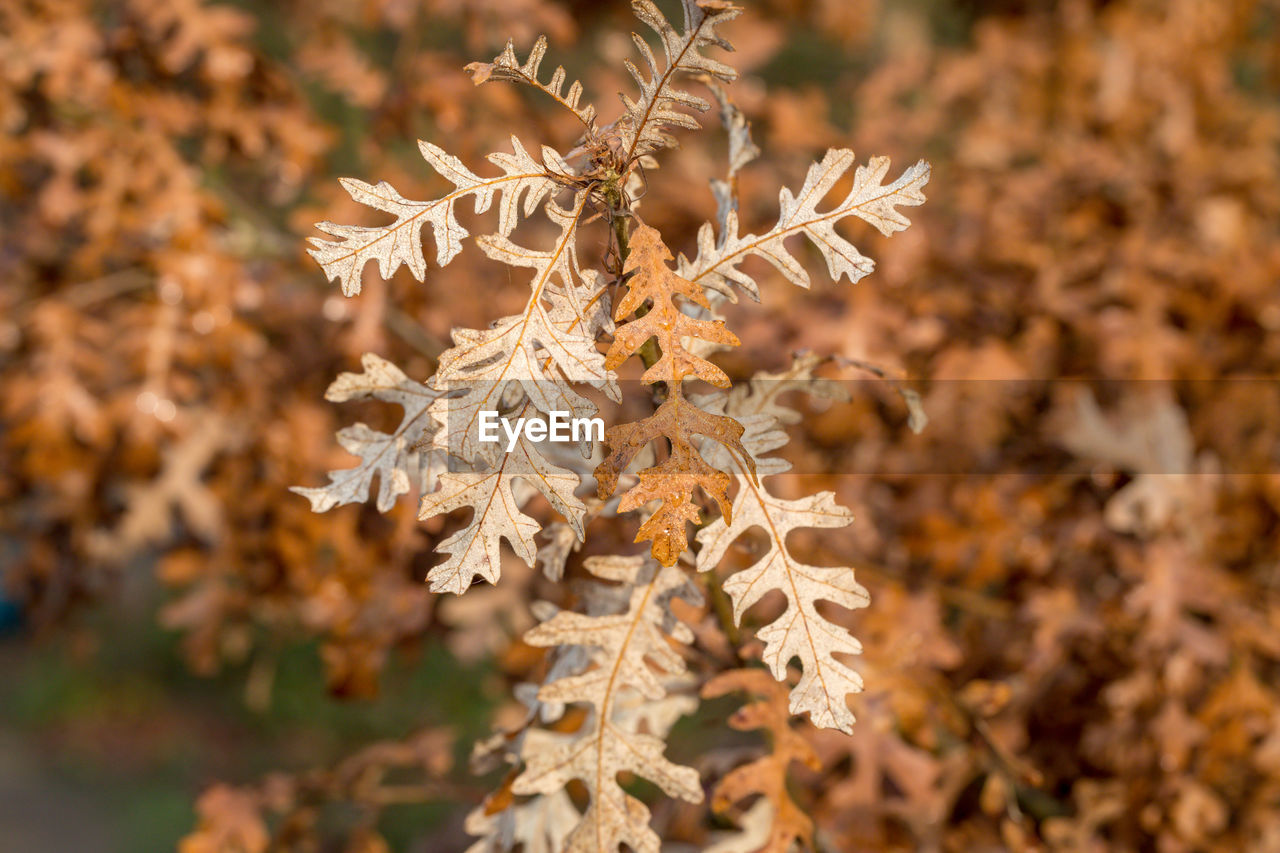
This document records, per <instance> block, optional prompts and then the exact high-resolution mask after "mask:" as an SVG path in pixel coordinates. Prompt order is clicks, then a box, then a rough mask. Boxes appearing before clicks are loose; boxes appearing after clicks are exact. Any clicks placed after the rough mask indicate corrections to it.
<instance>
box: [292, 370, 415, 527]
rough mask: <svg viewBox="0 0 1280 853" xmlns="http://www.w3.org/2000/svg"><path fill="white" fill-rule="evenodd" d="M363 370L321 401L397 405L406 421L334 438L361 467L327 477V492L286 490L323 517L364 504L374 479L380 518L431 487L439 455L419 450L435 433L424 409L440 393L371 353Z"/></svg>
mask: <svg viewBox="0 0 1280 853" xmlns="http://www.w3.org/2000/svg"><path fill="white" fill-rule="evenodd" d="M361 364H362V366H363V367H364V370H363V371H362V372H360V373H343V374H341V375H340V376H338V378H337V379H335V380H334V381H333V383H332V384H331V385H330V386H329V388H328V390H327V391H325V395H324V396H325V399H326V400H329V401H331V402H334V403H342V402H347V401H349V400H382V401H383V402H386V403H395V404H397V405H399V406H400V407H401V408H402V409H403V410H404V416H403V417H402V418H401V419H400V424H399V426H397V427H396V428H395V429H394V430H393V431H392V432H389V433H384V432H378V431H377V430H374V429H372V428H370V427H369V426H367V425H365V424H362V423H358V424H355V425H353V426H349V427H345V428H344V429H342V430H340V431H339V432H338V443H339V444H341V445H342V448H343V449H344V450H346V451H347V452H348V453H351V454H352V455H353V456H359V457H360V464H359V465H357V466H356V467H354V468H346V469H343V470H340V471H330V472H329V484H328V485H326V486H318V487H315V488H308V487H304V486H293V487H291V488H290V491H293V492H296V493H298V494H300V495H302V496H303V497H305V498H307V500H309V501H311V510H312V511H313V512H327V511H328V510H330V509H332V508H333V507H335V506H342V505H343V504H349V503H362V502H364V501H366V500H368V499H369V491H370V489H371V488H372V486H373V478H374V477H377V478H378V499H377V507H378V511H379V512H387V511H388V510H390V509H391V507H392V506H394V505H395V502H396V499H397V498H398V497H399V496H400V495H402V494H404V493H406V492H408V491H409V490H410V488H411V487H412V486H411V484H412V483H414V482H416V483H417V484H418V486H419V489H420V493H421V492H423V491H430V490H431V489H432V488H433V487H434V482H433V481H434V477H435V473H436V471H435V469H436V468H438V467H439V464H438V462H439V454H438V453H435V452H433V451H431V450H429V449H428V450H423V445H424V444H429V442H428V441H426V440H425V439H426V438H427V437H429V436H430V435H431V434H432V433H433V432H434V431H435V429H436V428H437V425H436V424H435V423H434V422H433V421H432V420H431V417H430V415H429V413H428V407H429V406H430V405H431V403H432V401H433V400H435V399H436V398H437V397H438V396H440V393H439V392H438V391H435V390H433V389H431V388H429V387H427V386H425V385H423V384H422V383H420V382H415V381H414V380H412V379H410V378H409V377H408V376H406V375H405V374H404V372H403V371H402V370H400V368H398V367H396V366H395V365H394V364H392V363H391V362H389V361H387V360H386V359H384V358H382V357H380V356H377V355H374V354H373V353H365V355H364V358H362V359H361Z"/></svg>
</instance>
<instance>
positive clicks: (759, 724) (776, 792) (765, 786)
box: [702, 669, 821, 853]
mask: <svg viewBox="0 0 1280 853" xmlns="http://www.w3.org/2000/svg"><path fill="white" fill-rule="evenodd" d="M738 690H741V691H745V692H747V693H749V694H751V695H752V696H758V697H760V698H759V699H757V700H756V701H754V702H751V703H750V704H748V705H745V706H743V707H742V708H740V709H739V710H738V712H737V713H735V714H734V715H733V716H732V717H731V718H730V719H729V725H730V726H732V727H733V728H735V729H738V730H739V731H751V730H753V729H766V730H767V731H768V732H769V733H770V735H772V738H771V743H770V746H769V750H768V752H767V753H765V755H764V756H762V757H761V758H758V759H756V760H755V761H752V762H750V763H748V764H744V765H742V766H741V767H738V768H736V769H734V770H733V771H731V772H730V773H728V774H727V775H726V776H725V777H724V778H723V779H721V780H720V782H719V784H717V785H716V789H715V794H714V795H713V796H712V799H711V808H712V809H713V810H714V811H716V812H717V813H720V814H724V813H725V812H726V811H727V810H728V809H729V808H730V807H731V806H732V805H733V804H734V803H737V802H741V801H742V800H744V799H746V798H748V797H751V796H753V795H755V794H761V795H763V798H764V800H763V801H765V802H768V803H769V804H770V806H771V807H772V808H771V810H770V815H769V817H770V821H769V826H768V829H767V830H766V832H765V833H764V839H763V840H762V841H760V843H758V844H756V845H755V846H752V847H749V848H748V847H744V848H743V849H744V850H748V849H749V850H753V851H760V853H788V851H790V850H791V848H792V844H794V843H795V842H799V843H800V845H801V847H802V848H803V849H806V850H807V849H809V848H810V847H811V846H812V845H813V821H812V820H810V819H809V816H808V815H806V814H805V813H804V812H803V811H802V810H801V809H800V807H799V806H798V805H797V804H796V802H795V800H793V799H792V798H791V795H790V793H789V792H788V791H787V768H788V767H789V765H790V764H791V762H792V761H798V762H800V763H801V764H804V765H805V766H807V767H809V768H811V769H813V770H817V769H818V768H819V767H820V766H821V764H820V762H819V761H818V756H817V754H816V753H815V752H814V751H813V747H811V746H810V745H809V743H808V741H806V740H805V739H804V738H802V737H800V735H798V734H796V732H794V731H792V729H791V725H790V723H791V715H790V713H789V712H788V709H787V688H786V687H785V686H783V685H780V684H778V682H776V681H774V680H773V679H772V678H770V677H769V674H768V673H766V672H765V671H764V670H762V669H735V670H730V671H729V672H722V673H720V674H719V675H717V676H715V677H714V678H712V679H711V680H710V681H708V682H707V683H706V684H705V685H703V687H702V697H703V698H704V699H714V698H716V697H718V696H724V695H725V694H727V693H731V692H733V691H738ZM757 819H758V818H757ZM743 827H744V829H746V828H748V822H747V819H746V817H745V816H744V818H743Z"/></svg>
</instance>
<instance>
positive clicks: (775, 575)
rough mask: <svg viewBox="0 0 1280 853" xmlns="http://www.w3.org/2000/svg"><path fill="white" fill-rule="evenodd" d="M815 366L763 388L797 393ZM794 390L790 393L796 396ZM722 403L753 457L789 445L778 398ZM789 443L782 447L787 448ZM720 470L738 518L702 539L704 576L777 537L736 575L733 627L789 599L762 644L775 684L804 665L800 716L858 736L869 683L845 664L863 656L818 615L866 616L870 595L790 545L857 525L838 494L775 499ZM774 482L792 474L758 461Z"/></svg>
mask: <svg viewBox="0 0 1280 853" xmlns="http://www.w3.org/2000/svg"><path fill="white" fill-rule="evenodd" d="M816 363H817V360H816V359H812V358H809V359H804V360H801V361H799V362H797V363H796V364H794V365H793V366H792V368H791V369H790V370H788V371H786V372H784V373H782V374H775V375H768V374H766V375H765V376H763V377H761V379H762V380H764V381H762V382H760V383H759V385H760V386H767V385H768V384H773V383H775V382H782V383H789V386H790V387H795V386H794V383H795V382H797V381H803V380H805V379H807V378H811V377H812V370H813V367H814V366H815V365H816ZM787 388H788V385H785V384H784V385H783V386H781V390H787ZM781 390H778V391H776V392H775V393H767V392H766V393H760V394H753V395H741V394H740V395H734V396H732V397H730V396H727V395H720V399H721V401H722V404H723V406H724V408H725V410H726V411H727V412H729V413H730V414H733V415H735V416H737V417H739V418H741V419H743V420H744V421H745V422H746V423H747V436H746V437H745V438H744V441H743V443H744V445H746V446H747V447H748V448H751V449H752V453H753V454H755V453H763V452H768V451H769V450H772V449H774V448H776V447H778V446H780V443H785V435H783V434H782V433H781V430H780V429H779V427H778V424H779V423H780V422H782V421H784V420H785V419H786V418H787V414H786V413H787V412H788V411H789V410H787V409H785V407H783V406H781V405H780V404H779V403H778V402H777V394H778V393H781ZM780 437H781V439H782V441H781V442H780V441H779V438H780ZM715 452H716V456H714V458H713V461H715V462H718V463H722V464H727V465H732V466H734V467H735V468H736V470H735V471H734V476H735V477H736V479H737V481H738V492H737V494H736V495H735V496H734V500H733V512H732V515H729V514H725V515H724V516H723V517H721V518H718V519H716V520H715V521H713V522H712V523H711V524H709V525H707V526H706V527H705V528H703V529H702V530H700V531H699V532H698V536H697V539H698V543H699V544H700V545H701V546H702V548H701V550H699V551H698V555H697V559H696V562H697V567H698V570H699V571H710V570H712V569H714V568H715V567H716V565H717V564H719V562H720V560H721V558H723V557H724V555H725V553H726V552H727V551H728V549H729V547H730V545H732V544H733V542H734V540H736V539H737V538H738V537H739V536H741V535H742V534H744V533H746V532H747V530H749V529H751V528H752V527H759V528H760V529H761V530H763V531H764V532H765V534H766V536H767V537H768V542H767V546H766V549H765V551H764V553H763V554H761V555H760V557H759V558H758V559H757V560H756V561H755V562H754V563H753V564H752V565H750V566H749V567H747V568H746V569H743V570H741V571H739V572H737V573H735V574H733V575H731V576H730V577H729V578H728V579H727V580H726V581H725V583H724V590H725V592H727V593H728V594H729V596H730V598H731V599H732V600H733V613H734V619H735V620H736V621H737V622H738V623H741V621H742V615H743V613H745V612H746V611H747V609H748V608H750V607H751V606H752V605H754V604H756V603H757V602H758V601H760V599H761V598H763V597H764V596H765V595H766V594H768V593H769V592H771V591H773V590H778V591H780V592H781V593H782V594H783V595H784V596H786V599H787V607H786V610H784V611H783V613H782V614H781V615H780V616H779V617H778V618H777V619H775V620H774V621H773V622H771V623H769V624H768V625H766V626H765V627H763V628H761V629H760V630H759V631H757V633H756V636H757V637H758V638H759V639H760V640H761V641H763V642H764V655H763V659H764V662H765V664H766V665H767V666H768V667H769V670H770V671H771V672H772V673H773V675H774V677H775V678H777V679H778V680H780V681H781V680H783V679H785V678H786V677H787V666H788V664H789V663H790V662H791V660H792V659H793V658H797V659H799V661H800V665H801V668H802V673H801V676H800V681H799V682H798V683H797V684H796V686H795V687H794V688H793V689H792V691H791V704H790V708H791V712H792V713H794V714H800V713H808V714H809V715H810V717H811V719H812V721H813V723H814V725H816V726H821V727H823V728H838V729H840V730H842V731H845V732H849V731H851V730H852V727H853V722H854V717H853V713H852V712H851V711H850V710H849V706H848V703H847V702H846V696H847V695H848V694H849V693H856V692H859V691H861V690H862V679H861V678H860V677H859V676H858V674H857V673H856V672H854V671H853V670H852V669H851V668H850V667H849V666H848V665H847V664H845V663H844V662H843V661H841V660H840V659H838V658H837V657H835V656H836V655H845V654H859V653H860V652H861V651H862V645H861V643H859V642H858V641H857V640H856V639H854V638H853V637H852V636H850V634H849V633H848V632H847V631H846V630H845V629H844V628H842V627H840V626H839V625H836V624H835V623H833V622H831V621H829V620H828V619H826V618H825V617H823V616H822V614H820V613H819V612H818V610H817V602H818V601H819V600H825V601H831V602H834V603H835V604H839V605H840V606H842V607H847V608H850V609H855V608H859V607H865V606H866V605H867V603H868V601H869V598H868V596H867V591H866V590H865V589H864V588H863V587H862V586H861V585H860V584H858V582H857V581H856V580H855V579H854V573H853V569H851V568H847V567H822V566H811V565H808V564H806V563H803V562H801V561H800V560H798V559H797V558H796V557H795V556H794V555H793V554H792V553H791V550H790V548H789V547H788V546H787V541H786V540H787V535H788V534H789V533H790V532H791V531H793V530H797V529H800V528H806V527H808V528H823V529H831V528H839V527H844V526H846V525H848V524H849V523H850V522H852V521H853V516H852V515H851V514H850V513H849V511H848V510H847V509H845V508H844V507H841V506H838V505H837V504H836V502H835V495H834V494H833V493H832V492H819V493H818V494H815V495H810V496H809V497H807V498H803V499H801V500H786V499H783V498H779V497H776V496H774V495H772V494H770V493H769V491H768V490H767V489H766V488H765V487H764V486H763V484H761V483H760V482H759V481H757V480H756V479H755V478H754V477H752V476H748V473H749V472H748V471H747V470H746V469H745V468H744V467H743V466H742V465H741V463H740V462H739V460H738V459H737V458H736V457H733V456H732V455H731V454H727V453H724V452H723V451H715ZM757 461H758V463H759V465H760V467H761V471H762V473H763V474H765V475H770V474H778V473H782V472H784V471H786V470H787V469H788V468H789V467H790V466H789V464H788V463H786V462H785V461H784V460H780V459H776V458H768V459H760V460H757Z"/></svg>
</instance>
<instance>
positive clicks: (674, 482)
mask: <svg viewBox="0 0 1280 853" xmlns="http://www.w3.org/2000/svg"><path fill="white" fill-rule="evenodd" d="M670 259H671V253H670V252H669V251H668V250H667V247H666V245H665V244H663V242H662V237H661V235H659V234H658V232H657V231H656V230H655V229H653V228H650V227H649V226H647V225H641V226H640V227H638V228H637V229H636V231H635V233H634V234H633V235H632V236H631V247H630V254H629V256H628V257H627V262H626V264H625V266H624V267H623V270H624V272H627V273H631V278H630V279H628V282H627V292H626V294H625V295H624V296H623V297H622V299H620V300H619V301H618V303H617V305H616V306H615V307H614V319H615V320H617V321H622V319H623V318H625V317H626V316H628V315H629V314H631V313H633V312H635V313H636V314H637V316H636V318H635V319H633V320H631V321H630V322H627V323H625V324H623V325H620V326H618V328H617V331H616V332H615V335H614V340H613V344H612V345H611V346H610V347H609V352H608V354H607V356H606V358H605V366H606V367H608V368H610V369H613V368H616V367H617V366H619V365H620V364H621V363H622V362H623V361H625V360H626V359H627V358H628V357H630V356H631V355H633V354H635V353H636V352H637V351H639V350H640V348H641V347H642V346H644V345H645V344H646V343H647V342H648V341H650V340H654V341H655V342H656V343H657V346H658V350H659V355H658V357H657V359H656V360H655V361H654V362H653V364H651V365H650V366H649V367H648V369H647V370H645V372H644V374H643V376H642V381H643V382H644V383H646V384H653V383H655V382H663V383H665V384H666V388H667V399H666V400H665V401H664V402H663V403H662V405H661V406H659V407H658V410H657V411H656V412H654V413H653V414H652V415H651V416H649V417H647V418H645V419H643V420H640V421H636V422H634V423H629V424H619V425H615V426H613V427H610V428H609V429H608V430H607V431H606V432H605V444H606V446H607V448H606V455H605V459H604V461H603V462H601V463H600V465H599V466H597V468H596V472H595V476H596V482H597V485H598V491H599V495H600V497H602V498H607V497H608V496H610V495H611V494H613V492H614V491H615V490H616V488H617V485H618V477H619V476H620V475H621V474H622V472H623V471H625V470H626V468H627V466H628V465H629V464H630V463H631V460H632V459H633V458H635V456H636V454H637V453H639V452H640V450H641V449H643V448H644V447H645V446H646V445H648V444H649V443H650V442H651V441H653V440H655V439H658V438H666V439H667V440H668V441H669V442H670V446H671V452H670V455H669V456H667V458H666V459H664V460H662V461H661V462H659V463H658V464H657V465H654V466H652V467H650V468H646V469H644V470H643V471H641V472H640V474H639V477H640V482H639V484H638V485H637V486H635V487H634V488H632V489H631V490H630V491H628V492H627V493H626V494H625V495H623V497H622V501H621V503H620V504H619V509H621V510H623V511H627V510H631V509H636V508H638V507H640V506H643V505H644V504H646V503H648V502H649V501H653V500H660V501H661V504H660V505H659V507H658V509H657V510H656V511H655V512H654V513H653V514H652V515H651V516H649V518H648V519H647V520H645V522H644V523H643V524H642V525H641V527H640V530H639V532H638V534H637V536H636V541H637V542H641V541H644V540H652V542H653V545H652V546H651V552H652V554H653V556H654V558H655V559H657V560H658V561H659V562H660V563H662V564H663V565H664V566H670V565H674V564H675V562H676V560H677V558H678V557H679V556H680V553H681V552H682V551H684V550H685V548H686V547H688V539H687V536H686V532H685V524H686V522H693V523H695V524H696V523H698V521H699V518H700V514H699V510H698V507H697V506H696V505H695V504H694V503H693V491H694V489H695V488H701V489H702V490H703V492H705V493H706V494H707V495H708V496H709V497H711V498H712V499H713V500H715V501H716V503H717V504H718V505H719V506H720V511H721V513H723V514H725V515H726V516H727V515H729V513H730V511H731V509H730V504H729V501H728V492H727V490H728V487H729V476H728V475H727V474H726V473H724V472H723V471H719V470H716V469H714V468H713V467H712V466H710V465H708V464H707V462H706V460H705V459H703V457H702V456H701V455H699V453H698V450H697V449H696V447H695V446H694V444H693V440H694V439H693V436H694V435H702V436H706V437H709V438H712V439H714V440H716V441H718V442H720V443H721V444H722V445H723V446H724V447H726V448H727V449H728V450H729V452H730V455H731V456H733V457H734V458H736V459H738V460H740V461H741V463H742V465H743V467H744V468H745V469H746V470H748V471H752V472H754V470H755V469H754V462H753V461H752V460H751V458H750V456H749V455H748V454H747V452H746V450H745V449H744V448H743V447H742V444H741V441H740V439H741V437H742V425H741V424H739V423H738V422H737V421H735V420H734V419H733V418H732V417H727V416H725V415H717V414H711V413H709V412H706V411H703V410H701V409H699V408H698V407H697V406H695V405H694V404H693V403H691V402H689V400H687V399H686V398H685V396H684V380H685V379H686V378H688V377H693V378H696V379H702V380H703V381H705V382H708V383H710V384H712V385H715V386H717V387H721V388H723V387H727V386H728V385H729V377H728V376H726V375H725V373H724V371H722V370H721V369H720V368H718V367H716V366H715V365H714V364H712V363H711V362H709V361H707V360H706V359H705V358H703V357H701V356H699V355H697V354H695V353H693V352H691V351H690V350H689V349H687V348H686V347H685V344H684V339H686V338H699V339H701V340H703V341H709V342H712V343H720V344H727V345H730V346H734V345H737V343H738V339H737V337H736V336H735V335H734V334H733V333H732V332H730V331H728V330H727V329H725V328H724V324H723V323H722V322H720V321H713V320H703V319H698V318H694V317H691V316H689V315H688V314H686V313H684V312H683V311H682V310H681V306H680V304H679V303H677V302H676V299H677V297H679V298H680V299H681V300H682V302H690V303H692V304H694V305H697V306H701V307H704V308H705V307H707V299H706V295H705V294H704V292H703V290H702V289H701V288H700V287H698V286H697V285H694V284H693V283H692V282H689V281H687V280H686V279H684V278H681V277H680V276H678V275H676V274H675V273H674V272H672V271H671V270H670V269H669V268H668V267H667V265H666V261H668V260H670ZM646 303H648V310H647V311H646V312H643V313H642V312H641V311H640V310H639V309H641V308H643V307H644V306H645V305H646Z"/></svg>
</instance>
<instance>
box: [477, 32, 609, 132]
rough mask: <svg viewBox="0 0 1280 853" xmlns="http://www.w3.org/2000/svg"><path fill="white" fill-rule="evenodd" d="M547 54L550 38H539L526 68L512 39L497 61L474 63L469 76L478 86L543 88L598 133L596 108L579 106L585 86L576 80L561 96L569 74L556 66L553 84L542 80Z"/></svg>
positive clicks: (552, 76)
mask: <svg viewBox="0 0 1280 853" xmlns="http://www.w3.org/2000/svg"><path fill="white" fill-rule="evenodd" d="M546 54H547V37H546V36H538V40H537V41H536V42H534V44H533V49H532V50H530V51H529V58H528V59H527V60H525V63H524V65H521V64H520V60H519V59H518V58H517V57H516V49H515V45H514V44H512V42H511V41H510V40H508V41H507V46H506V47H505V48H503V51H502V53H500V54H498V55H497V56H495V57H494V58H493V62H472V63H471V64H470V65H468V66H467V67H466V70H467V73H468V74H470V75H471V80H472V82H474V83H475V84H476V85H477V86H479V85H480V84H481V83H485V82H487V81H489V80H512V81H515V82H518V83H525V84H527V85H529V86H532V87H534V88H535V89H540V90H541V91H543V92H546V93H547V94H548V95H550V96H551V97H552V98H553V99H554V100H555V101H556V103H558V104H560V106H562V107H564V108H565V109H567V110H568V111H569V112H571V113H573V114H574V115H575V116H576V117H577V119H578V121H580V122H582V124H583V126H584V127H586V129H587V133H588V135H590V134H592V133H594V131H595V118H596V108H595V107H594V106H593V105H591V104H587V105H586V106H581V107H580V106H578V102H579V100H581V98H582V84H581V83H580V82H578V81H577V80H574V81H573V82H572V83H570V84H569V91H568V92H566V93H564V94H561V91H560V90H561V89H562V88H564V81H565V73H564V67H563V66H556V70H555V71H554V72H552V74H551V81H550V82H549V83H542V82H540V81H539V80H538V69H539V67H541V65H542V58H543V57H544V56H546Z"/></svg>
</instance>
